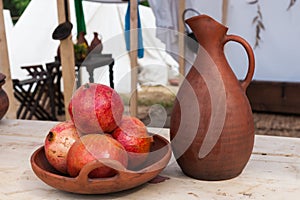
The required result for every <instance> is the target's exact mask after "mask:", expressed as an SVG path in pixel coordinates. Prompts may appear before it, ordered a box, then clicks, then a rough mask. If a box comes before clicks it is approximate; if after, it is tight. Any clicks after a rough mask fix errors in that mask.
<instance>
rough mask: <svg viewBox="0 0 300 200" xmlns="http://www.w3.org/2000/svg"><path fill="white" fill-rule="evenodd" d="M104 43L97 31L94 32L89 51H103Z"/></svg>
mask: <svg viewBox="0 0 300 200" xmlns="http://www.w3.org/2000/svg"><path fill="white" fill-rule="evenodd" d="M102 50H103V44H102V41H101V39H100V38H99V35H98V33H97V32H94V38H93V40H92V42H91V45H90V46H89V52H92V51H93V53H102Z"/></svg>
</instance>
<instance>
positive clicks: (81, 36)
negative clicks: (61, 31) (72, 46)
mask: <svg viewBox="0 0 300 200" xmlns="http://www.w3.org/2000/svg"><path fill="white" fill-rule="evenodd" d="M83 43H84V44H86V46H87V48H88V46H89V45H88V42H87V40H86V39H85V32H79V34H78V36H77V44H83Z"/></svg>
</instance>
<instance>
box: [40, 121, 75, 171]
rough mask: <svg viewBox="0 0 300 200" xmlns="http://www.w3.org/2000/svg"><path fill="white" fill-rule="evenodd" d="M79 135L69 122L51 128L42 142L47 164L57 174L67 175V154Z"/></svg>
mask: <svg viewBox="0 0 300 200" xmlns="http://www.w3.org/2000/svg"><path fill="white" fill-rule="evenodd" d="M77 139H79V135H78V133H77V131H76V128H75V126H74V124H73V122H72V121H71V120H68V121H64V122H61V123H59V124H57V125H55V126H54V127H52V128H51V129H50V131H49V133H48V135H47V136H46V139H45V142H44V149H45V155H46V158H47V160H48V162H49V163H50V164H51V165H52V166H53V167H54V168H55V169H56V170H58V171H59V172H61V173H64V174H66V173H67V153H68V151H69V149H70V147H71V145H72V144H73V143H74V142H75V141H76V140H77Z"/></svg>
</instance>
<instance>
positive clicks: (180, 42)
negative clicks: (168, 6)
mask: <svg viewBox="0 0 300 200" xmlns="http://www.w3.org/2000/svg"><path fill="white" fill-rule="evenodd" d="M184 10H185V0H179V6H178V32H179V34H178V54H179V55H178V64H179V72H180V74H181V75H182V76H181V77H182V78H183V77H184V76H185V60H184V54H185V51H184V48H185V47H184V46H185V44H184V32H185V28H184V22H183V21H182V14H183V12H184ZM182 78H181V80H180V82H181V81H182Z"/></svg>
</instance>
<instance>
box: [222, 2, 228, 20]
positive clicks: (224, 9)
mask: <svg viewBox="0 0 300 200" xmlns="http://www.w3.org/2000/svg"><path fill="white" fill-rule="evenodd" d="M228 3H229V0H223V4H222V24H223V25H226V24H227V17H228Z"/></svg>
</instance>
